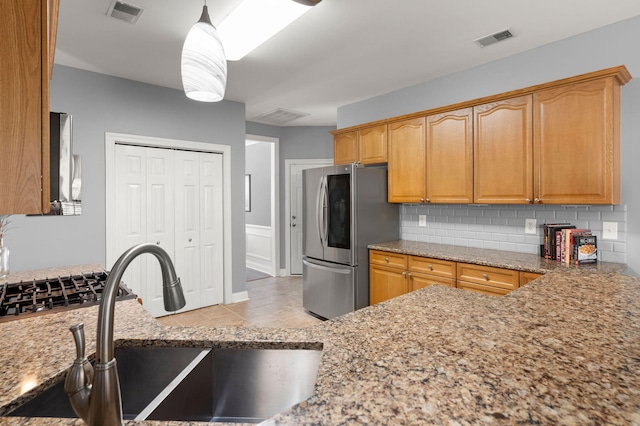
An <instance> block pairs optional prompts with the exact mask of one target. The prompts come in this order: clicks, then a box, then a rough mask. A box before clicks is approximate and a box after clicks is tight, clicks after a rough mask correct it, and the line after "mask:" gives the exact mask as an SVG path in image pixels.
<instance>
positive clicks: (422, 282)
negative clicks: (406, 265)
mask: <svg viewBox="0 0 640 426" xmlns="http://www.w3.org/2000/svg"><path fill="white" fill-rule="evenodd" d="M433 284H440V285H444V286H447V287H455V286H456V282H455V280H454V279H452V278H441V277H436V276H434V275H427V274H421V273H418V272H409V291H414V290H418V289H420V288H424V287H429V286H430V285H433Z"/></svg>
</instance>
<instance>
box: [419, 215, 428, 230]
mask: <svg viewBox="0 0 640 426" xmlns="http://www.w3.org/2000/svg"><path fill="white" fill-rule="evenodd" d="M418 226H420V227H421V228H426V227H427V215H426V214H421V215H418Z"/></svg>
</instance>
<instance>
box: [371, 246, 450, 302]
mask: <svg viewBox="0 0 640 426" xmlns="http://www.w3.org/2000/svg"><path fill="white" fill-rule="evenodd" d="M455 272H456V269H455V262H450V261H446V260H439V259H431V258H426V257H419V256H411V255H404V254H398V253H390V252H384V251H378V250H371V251H370V252H369V303H370V304H371V305H374V304H376V303H379V302H383V301H385V300H388V299H391V298H393V297H396V296H401V295H403V294H405V293H408V292H410V291H414V290H418V289H420V288H424V287H428V286H430V285H433V284H440V285H446V286H449V287H455Z"/></svg>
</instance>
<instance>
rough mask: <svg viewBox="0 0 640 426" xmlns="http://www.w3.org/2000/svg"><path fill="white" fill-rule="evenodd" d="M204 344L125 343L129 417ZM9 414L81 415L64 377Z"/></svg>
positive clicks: (119, 355)
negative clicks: (193, 346)
mask: <svg viewBox="0 0 640 426" xmlns="http://www.w3.org/2000/svg"><path fill="white" fill-rule="evenodd" d="M200 352H202V349H201V348H174V347H141V346H122V347H118V348H116V349H115V356H116V360H117V362H118V380H119V381H120V387H121V392H122V410H123V413H124V417H125V419H133V418H135V417H136V416H137V415H138V414H139V413H140V412H141V411H142V410H143V409H144V408H145V407H146V406H147V405H148V404H149V403H150V402H151V401H153V399H154V398H155V397H156V395H157V394H158V393H160V392H161V391H162V390H163V389H164V388H165V387H166V386H167V385H168V384H169V383H171V381H172V380H173V379H174V378H175V377H176V376H177V375H178V374H180V372H181V371H182V370H184V368H185V367H186V366H187V365H189V363H190V362H191V361H193V360H194V359H195V358H196V357H197V356H198V354H199V353H200ZM7 415H8V416H22V417H65V418H73V417H78V416H77V415H76V413H75V412H74V411H73V408H71V404H70V403H69V397H68V396H67V394H66V393H65V392H64V380H61V381H60V382H58V383H56V384H55V385H54V386H52V387H51V388H49V389H47V390H46V391H44V392H43V393H41V394H39V395H38V396H36V397H35V398H34V399H32V400H31V401H29V402H27V403H26V404H24V405H22V406H20V407H18V408H17V409H15V410H14V411H12V412H11V413H9V414H7Z"/></svg>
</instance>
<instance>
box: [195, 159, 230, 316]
mask: <svg viewBox="0 0 640 426" xmlns="http://www.w3.org/2000/svg"><path fill="white" fill-rule="evenodd" d="M199 157H200V259H201V262H200V282H201V283H202V291H201V296H202V306H210V305H216V304H218V303H222V302H223V301H224V281H223V280H224V265H223V262H222V259H223V247H222V244H223V241H224V240H223V223H222V219H223V217H222V211H223V209H222V207H223V205H222V155H221V154H208V153H200V154H199Z"/></svg>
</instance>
